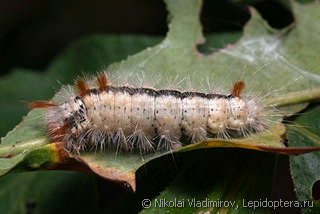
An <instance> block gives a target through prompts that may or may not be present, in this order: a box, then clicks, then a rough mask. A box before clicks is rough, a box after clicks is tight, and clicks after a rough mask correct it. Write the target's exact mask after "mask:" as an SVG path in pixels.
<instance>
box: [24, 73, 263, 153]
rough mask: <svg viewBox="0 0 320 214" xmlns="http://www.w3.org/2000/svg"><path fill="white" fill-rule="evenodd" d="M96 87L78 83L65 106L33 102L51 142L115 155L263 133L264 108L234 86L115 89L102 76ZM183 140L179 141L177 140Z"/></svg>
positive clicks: (81, 82) (162, 149) (241, 84)
mask: <svg viewBox="0 0 320 214" xmlns="http://www.w3.org/2000/svg"><path fill="white" fill-rule="evenodd" d="M96 82H97V84H96V86H93V87H92V86H90V85H89V84H87V83H86V82H85V81H83V80H81V79H78V80H77V82H76V89H77V92H78V93H77V94H74V95H71V96H70V97H69V98H68V99H67V100H66V101H65V102H64V103H62V104H56V103H52V102H33V103H31V104H30V106H31V107H32V108H46V110H47V113H46V119H47V130H48V134H49V136H50V138H51V140H52V141H63V142H64V143H65V145H66V148H75V149H76V150H87V149H89V148H92V147H95V148H97V147H101V148H103V149H115V150H117V151H120V150H122V151H139V152H140V153H149V152H154V151H170V150H175V149H178V148H180V147H182V146H184V145H185V144H188V143H196V142H199V141H202V140H205V139H207V138H208V137H219V138H229V137H230V136H244V135H246V134H247V133H251V132H257V131H258V132H259V131H263V130H265V129H266V127H267V124H266V123H265V118H264V117H265V111H264V107H263V105H261V103H259V102H257V101H256V100H254V99H253V98H246V97H242V96H240V94H241V92H242V90H243V88H244V86H245V84H244V82H242V81H239V82H236V83H235V84H234V86H233V89H232V91H231V93H230V94H227V95H223V94H218V93H202V92H196V91H179V90H174V89H153V88H148V87H131V86H128V85H126V86H121V85H120V86H114V85H112V84H111V82H110V81H108V80H107V78H106V75H105V74H104V73H102V74H100V75H99V76H98V77H97V81H96ZM182 138H183V139H186V140H181V139H182Z"/></svg>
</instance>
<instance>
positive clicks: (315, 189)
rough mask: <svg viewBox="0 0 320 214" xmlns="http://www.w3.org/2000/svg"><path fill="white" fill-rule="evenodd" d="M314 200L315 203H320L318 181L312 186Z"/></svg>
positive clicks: (319, 182) (319, 181)
mask: <svg viewBox="0 0 320 214" xmlns="http://www.w3.org/2000/svg"><path fill="white" fill-rule="evenodd" d="M312 198H313V200H315V201H320V180H317V181H316V182H314V183H313V185H312Z"/></svg>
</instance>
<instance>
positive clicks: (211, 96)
mask: <svg viewBox="0 0 320 214" xmlns="http://www.w3.org/2000/svg"><path fill="white" fill-rule="evenodd" d="M105 91H106V92H108V91H111V92H113V93H128V94H129V95H131V96H132V95H136V94H141V95H142V94H147V95H149V96H153V97H159V96H173V97H176V98H180V99H184V98H188V97H201V98H207V99H214V98H224V99H230V98H234V97H235V96H234V95H233V94H230V95H223V94H206V93H201V92H194V91H184V92H181V91H178V90H172V89H159V90H155V89H152V88H134V87H129V86H119V87H114V86H109V87H108V88H107V89H106V90H105ZM100 93H101V91H100V90H99V89H96V88H92V89H89V90H88V93H87V94H89V95H90V94H95V95H96V94H100ZM80 97H81V96H80ZM76 99H79V96H77V97H76Z"/></svg>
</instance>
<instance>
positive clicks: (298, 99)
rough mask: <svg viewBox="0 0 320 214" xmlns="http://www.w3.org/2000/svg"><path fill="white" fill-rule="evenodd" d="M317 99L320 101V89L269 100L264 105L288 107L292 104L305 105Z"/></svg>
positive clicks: (292, 93)
mask: <svg viewBox="0 0 320 214" xmlns="http://www.w3.org/2000/svg"><path fill="white" fill-rule="evenodd" d="M316 99H320V87H317V88H312V89H306V90H303V91H297V92H291V93H288V94H285V95H281V96H277V97H272V98H267V99H265V100H264V102H263V103H264V104H267V105H274V106H287V105H292V104H298V103H305V102H309V101H311V100H316Z"/></svg>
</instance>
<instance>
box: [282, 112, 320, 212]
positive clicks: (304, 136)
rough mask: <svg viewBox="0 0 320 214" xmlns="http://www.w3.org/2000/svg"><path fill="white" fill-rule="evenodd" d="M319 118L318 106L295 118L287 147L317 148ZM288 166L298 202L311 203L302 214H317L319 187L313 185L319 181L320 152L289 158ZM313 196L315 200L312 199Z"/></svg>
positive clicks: (319, 130)
mask: <svg viewBox="0 0 320 214" xmlns="http://www.w3.org/2000/svg"><path fill="white" fill-rule="evenodd" d="M313 118H317V120H313ZM319 118H320V107H319V106H318V107H316V108H314V109H311V110H310V111H307V112H305V113H304V114H302V115H301V116H299V117H297V118H296V119H295V120H294V121H293V124H290V126H289V127H288V131H287V138H288V143H289V145H292V146H319V145H320V126H319ZM290 166H291V174H292V178H293V181H294V184H295V191H296V193H297V196H298V199H299V201H300V202H301V203H307V202H308V201H309V203H311V202H313V204H312V205H313V208H312V207H305V209H304V210H303V211H304V213H319V211H320V204H319V186H318V185H317V184H315V183H316V182H317V181H319V179H320V170H319V169H320V152H313V153H309V154H305V155H301V156H297V157H290ZM313 195H314V197H315V198H313ZM314 200H316V201H314ZM305 201H307V202H305ZM310 206H311V204H310Z"/></svg>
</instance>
